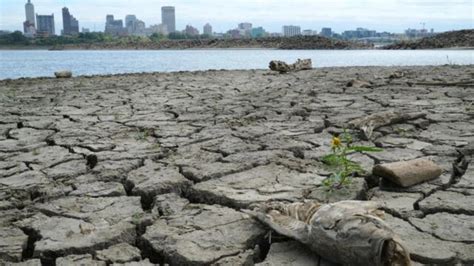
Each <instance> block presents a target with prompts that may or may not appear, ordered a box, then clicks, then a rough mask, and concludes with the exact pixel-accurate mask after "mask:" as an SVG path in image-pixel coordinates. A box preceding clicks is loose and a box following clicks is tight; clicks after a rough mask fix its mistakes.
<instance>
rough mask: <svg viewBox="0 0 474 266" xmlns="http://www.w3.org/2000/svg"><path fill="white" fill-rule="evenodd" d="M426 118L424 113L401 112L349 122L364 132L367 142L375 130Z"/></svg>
mask: <svg viewBox="0 0 474 266" xmlns="http://www.w3.org/2000/svg"><path fill="white" fill-rule="evenodd" d="M423 117H426V114H424V113H401V112H391V111H390V112H382V113H377V114H373V115H369V116H366V117H362V118H357V119H354V120H352V121H350V122H349V125H350V126H351V127H353V128H357V129H360V130H362V132H363V133H364V136H365V138H366V139H367V140H370V138H371V137H372V133H373V131H374V129H377V128H380V127H383V126H389V125H393V124H399V123H403V122H405V121H409V120H415V119H418V118H423Z"/></svg>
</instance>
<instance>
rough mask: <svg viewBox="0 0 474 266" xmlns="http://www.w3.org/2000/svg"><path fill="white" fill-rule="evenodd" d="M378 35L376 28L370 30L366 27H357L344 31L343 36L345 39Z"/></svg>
mask: <svg viewBox="0 0 474 266" xmlns="http://www.w3.org/2000/svg"><path fill="white" fill-rule="evenodd" d="M376 36H377V32H376V31H375V30H368V29H364V28H357V29H356V30H348V31H344V32H343V33H342V37H343V38H345V39H361V38H373V37H376Z"/></svg>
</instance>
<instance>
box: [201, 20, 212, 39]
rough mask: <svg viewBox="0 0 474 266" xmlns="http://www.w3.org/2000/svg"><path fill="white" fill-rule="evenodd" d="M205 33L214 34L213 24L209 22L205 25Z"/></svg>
mask: <svg viewBox="0 0 474 266" xmlns="http://www.w3.org/2000/svg"><path fill="white" fill-rule="evenodd" d="M203 33H204V34H206V35H209V36H212V26H211V24H209V23H207V24H206V25H204V28H203Z"/></svg>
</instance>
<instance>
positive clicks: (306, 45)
mask: <svg viewBox="0 0 474 266" xmlns="http://www.w3.org/2000/svg"><path fill="white" fill-rule="evenodd" d="M0 47H1V46H0ZM37 47H38V46H34V45H33V46H26V49H34V48H37ZM5 48H8V47H5ZM10 48H12V47H10ZM42 48H43V49H50V50H184V49H282V50H304V49H310V50H312V49H329V50H348V49H371V48H373V46H371V45H367V44H363V43H357V42H351V41H343V40H337V39H331V38H325V37H321V36H297V37H291V38H283V37H271V38H270V37H269V38H256V39H196V40H160V41H158V42H155V41H125V40H120V41H114V42H108V43H78V44H65V45H55V46H44V47H42Z"/></svg>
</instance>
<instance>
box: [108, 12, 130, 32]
mask: <svg viewBox="0 0 474 266" xmlns="http://www.w3.org/2000/svg"><path fill="white" fill-rule="evenodd" d="M105 33H107V34H112V35H127V28H124V27H123V20H121V19H117V20H116V19H114V15H107V17H106V21H105Z"/></svg>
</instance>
